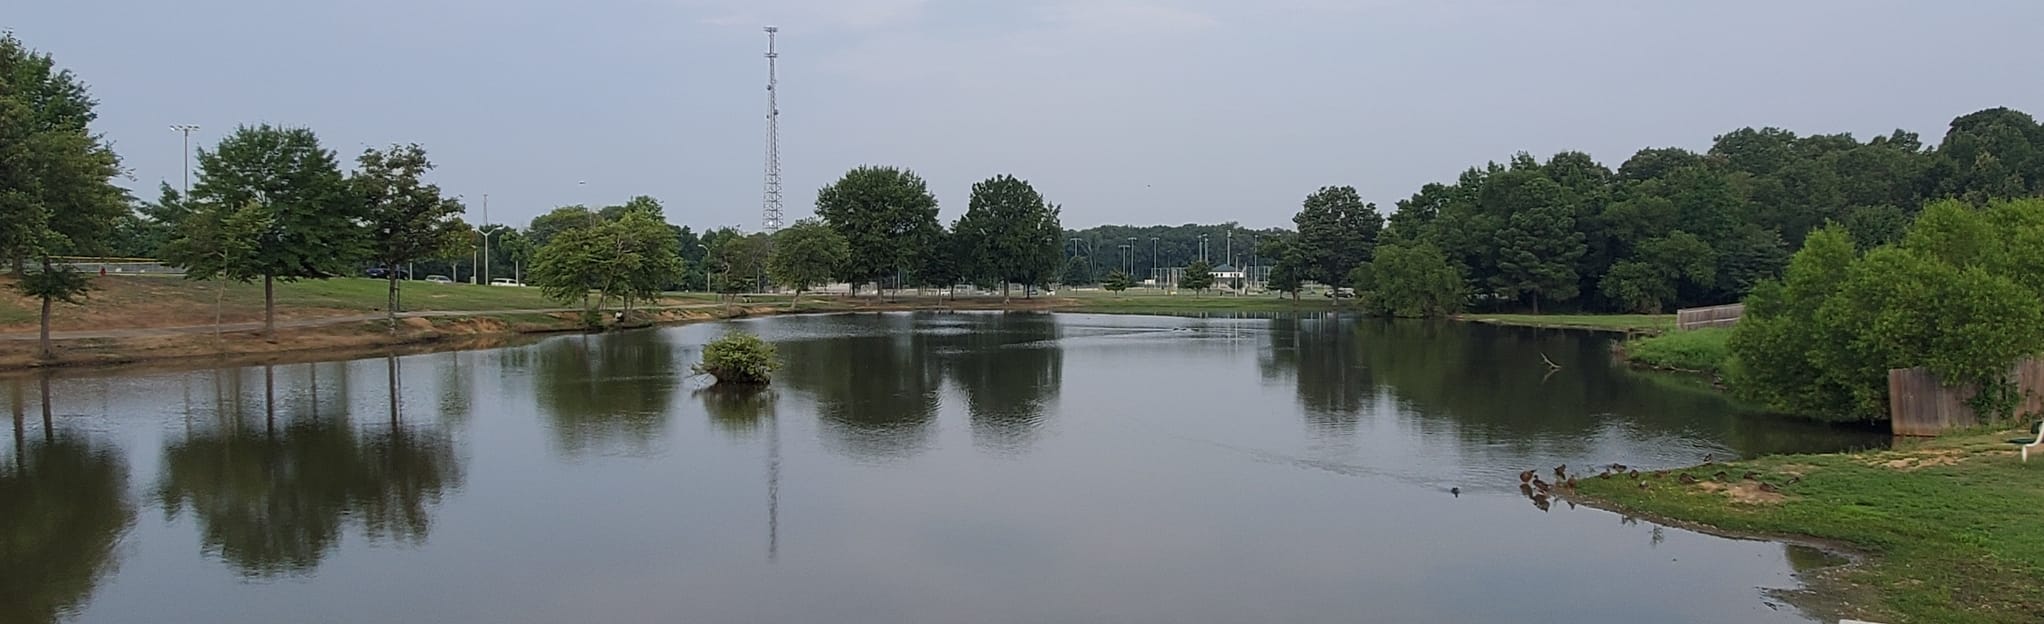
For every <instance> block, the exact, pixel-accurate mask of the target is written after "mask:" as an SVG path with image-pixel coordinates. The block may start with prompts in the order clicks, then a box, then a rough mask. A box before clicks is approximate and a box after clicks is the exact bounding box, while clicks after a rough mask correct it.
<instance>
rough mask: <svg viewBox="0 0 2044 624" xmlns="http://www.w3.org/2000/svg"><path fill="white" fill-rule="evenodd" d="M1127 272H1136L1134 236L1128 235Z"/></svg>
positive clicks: (1133, 273)
mask: <svg viewBox="0 0 2044 624" xmlns="http://www.w3.org/2000/svg"><path fill="white" fill-rule="evenodd" d="M1128 274H1129V275H1135V274H1136V237H1134V236H1130V237H1128Z"/></svg>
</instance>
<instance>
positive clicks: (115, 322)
mask: <svg viewBox="0 0 2044 624" xmlns="http://www.w3.org/2000/svg"><path fill="white" fill-rule="evenodd" d="M92 285H93V290H92V292H90V293H88V294H87V298H86V299H85V304H84V305H76V306H73V305H62V304H60V305H58V306H57V307H56V309H55V312H54V314H53V315H52V317H53V318H52V321H51V326H52V327H51V328H52V329H55V330H57V331H66V330H93V329H125V328H148V327H178V326H189V325H208V324H211V323H212V322H213V319H214V313H215V310H214V305H215V303H216V301H217V302H218V304H219V310H218V312H219V315H220V318H221V320H222V321H223V322H227V323H237V322H249V321H257V320H261V319H262V314H263V285H262V284H261V283H259V282H258V283H252V284H242V283H237V282H227V283H225V289H224V290H223V289H222V283H221V282H199V281H192V280H186V279H182V278H178V277H168V276H158V277H143V276H108V277H98V278H94V279H93V280H92ZM12 286H13V282H12V280H11V278H8V279H0V287H4V294H0V331H28V330H33V329H35V327H36V321H37V312H38V307H39V304H38V303H37V302H36V301H35V300H33V299H29V298H26V297H22V296H20V295H18V294H15V292H14V290H13V288H12ZM388 287H389V286H388V284H387V283H385V282H384V281H383V280H374V279H365V278H335V279H326V280H302V281H297V282H278V283H277V285H276V297H277V315H278V318H280V319H284V320H291V319H307V318H320V317H332V316H348V315H360V314H366V313H372V312H377V311H381V310H382V309H383V308H384V307H385V306H386V305H387V300H386V297H387V294H388V293H387V290H386V289H387V288H388ZM399 295H400V297H401V301H402V307H403V309H404V310H405V311H410V312H450V311H453V312H464V311H479V310H540V309H548V308H560V307H564V306H562V305H560V304H558V303H554V302H551V301H547V300H546V298H545V297H543V296H541V295H540V293H539V289H537V288H521V287H508V286H476V285H469V284H433V283H429V282H422V281H410V282H400V290H399ZM710 301H714V299H713V298H712V297H711V296H709V295H676V296H670V297H668V298H666V300H665V301H663V302H662V303H664V304H669V305H678V304H688V303H705V302H710Z"/></svg>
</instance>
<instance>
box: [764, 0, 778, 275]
mask: <svg viewBox="0 0 2044 624" xmlns="http://www.w3.org/2000/svg"><path fill="white" fill-rule="evenodd" d="M780 32H781V29H780V28H779V27H775V26H768V27H766V35H767V51H766V59H767V116H766V122H767V141H766V142H767V144H766V188H765V189H764V192H763V193H762V197H761V198H760V219H761V221H763V225H765V226H766V233H768V234H773V233H774V232H776V231H779V230H780V229H781V102H780V100H781V96H780V89H779V87H780V74H779V68H778V60H779V59H780V58H781V53H780V51H779V49H777V48H776V47H775V39H776V37H777V35H778V33H780Z"/></svg>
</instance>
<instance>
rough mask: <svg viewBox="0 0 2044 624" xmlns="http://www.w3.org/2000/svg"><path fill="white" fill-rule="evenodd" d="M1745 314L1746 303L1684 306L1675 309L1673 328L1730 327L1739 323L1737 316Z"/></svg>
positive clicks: (1679, 329) (1681, 329)
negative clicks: (1699, 306) (1704, 306)
mask: <svg viewBox="0 0 2044 624" xmlns="http://www.w3.org/2000/svg"><path fill="white" fill-rule="evenodd" d="M1745 315H1746V304H1743V303H1734V304H1729V305H1721V306H1710V307H1708V308H1684V309H1681V310H1676V311H1675V329H1676V330H1677V331H1689V330H1692V329H1702V328H1705V327H1731V326H1733V325H1737V324H1738V323H1739V317H1741V316H1745Z"/></svg>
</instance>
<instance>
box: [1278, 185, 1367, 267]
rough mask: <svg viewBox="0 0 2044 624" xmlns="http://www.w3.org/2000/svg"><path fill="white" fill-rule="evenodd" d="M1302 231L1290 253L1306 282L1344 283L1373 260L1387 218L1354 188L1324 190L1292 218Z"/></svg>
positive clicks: (1307, 197) (1308, 200)
mask: <svg viewBox="0 0 2044 624" xmlns="http://www.w3.org/2000/svg"><path fill="white" fill-rule="evenodd" d="M1292 223H1293V224H1295V225H1297V226H1298V228H1299V233H1298V236H1297V237H1296V238H1295V239H1293V241H1292V243H1291V248H1290V250H1289V251H1288V252H1287V256H1286V257H1288V258H1292V259H1293V263H1294V264H1295V266H1297V267H1298V268H1299V269H1300V270H1302V271H1304V277H1305V278H1306V279H1310V280H1314V281H1318V282H1320V283H1322V284H1330V285H1333V284H1340V283H1341V282H1342V278H1343V277H1344V276H1346V275H1348V273H1349V271H1351V270H1353V269H1355V267H1356V266H1358V265H1361V264H1362V263H1364V262H1368V261H1369V260H1370V252H1371V249H1373V248H1374V247H1375V246H1376V244H1377V236H1378V234H1379V233H1380V232H1381V231H1382V230H1383V229H1384V218H1383V216H1381V215H1379V214H1377V206H1376V205H1375V204H1367V203H1363V200H1362V197H1361V196H1359V195H1357V194H1356V189H1355V188H1354V187H1348V186H1328V187H1322V188H1321V189H1320V190H1319V191H1316V192H1314V193H1313V194H1312V195H1308V196H1306V201H1305V204H1304V205H1303V206H1302V207H1301V208H1300V209H1299V213H1298V214H1297V215H1294V216H1293V217H1292Z"/></svg>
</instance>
